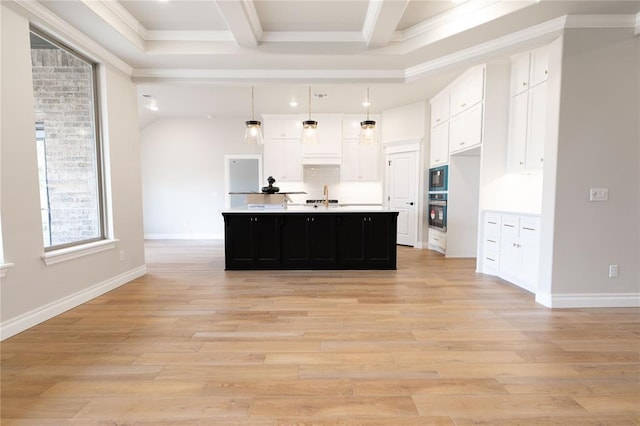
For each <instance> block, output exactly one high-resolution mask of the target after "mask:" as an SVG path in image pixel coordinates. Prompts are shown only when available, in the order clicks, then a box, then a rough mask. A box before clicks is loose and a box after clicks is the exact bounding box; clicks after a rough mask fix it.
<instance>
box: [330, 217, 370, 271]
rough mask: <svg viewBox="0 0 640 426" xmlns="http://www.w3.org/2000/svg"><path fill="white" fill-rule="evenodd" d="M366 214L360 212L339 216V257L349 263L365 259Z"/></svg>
mask: <svg viewBox="0 0 640 426" xmlns="http://www.w3.org/2000/svg"><path fill="white" fill-rule="evenodd" d="M364 225H365V222H364V216H363V215H359V214H354V215H342V216H339V217H338V225H337V226H338V236H339V248H338V250H339V259H340V262H341V263H343V264H345V265H348V264H353V263H362V262H364V260H365V241H364V236H365V232H364Z"/></svg>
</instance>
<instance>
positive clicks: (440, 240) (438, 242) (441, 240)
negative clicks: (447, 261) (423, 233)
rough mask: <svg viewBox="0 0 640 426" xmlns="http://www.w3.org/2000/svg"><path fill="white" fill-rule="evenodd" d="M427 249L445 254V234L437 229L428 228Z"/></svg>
mask: <svg viewBox="0 0 640 426" xmlns="http://www.w3.org/2000/svg"><path fill="white" fill-rule="evenodd" d="M429 249H431V250H437V251H439V252H440V253H442V254H445V252H446V250H447V234H446V233H445V232H442V231H438V230H437V229H433V228H429Z"/></svg>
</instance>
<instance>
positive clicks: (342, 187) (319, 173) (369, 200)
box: [276, 166, 383, 204]
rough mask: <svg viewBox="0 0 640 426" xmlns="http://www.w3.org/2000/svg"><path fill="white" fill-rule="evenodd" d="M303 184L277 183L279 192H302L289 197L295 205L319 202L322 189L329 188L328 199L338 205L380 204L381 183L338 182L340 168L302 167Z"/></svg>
mask: <svg viewBox="0 0 640 426" xmlns="http://www.w3.org/2000/svg"><path fill="white" fill-rule="evenodd" d="M303 179H304V181H303V182H300V183H298V182H277V183H276V186H278V187H279V188H280V191H281V192H290V191H304V192H306V194H298V195H295V194H294V195H290V198H291V200H292V202H293V203H295V204H298V203H300V204H304V203H305V201H306V200H309V199H313V200H320V199H322V198H323V189H324V186H325V185H327V186H328V187H329V198H330V199H332V200H333V199H335V200H338V202H339V203H340V204H382V196H383V194H382V183H380V182H340V166H304V174H303Z"/></svg>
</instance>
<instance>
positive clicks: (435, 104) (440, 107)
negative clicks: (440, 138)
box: [431, 92, 449, 127]
mask: <svg viewBox="0 0 640 426" xmlns="http://www.w3.org/2000/svg"><path fill="white" fill-rule="evenodd" d="M448 119H449V92H444V93H441V94H439V95H437V96H435V97H434V98H433V99H431V127H435V126H439V125H440V124H442V123H444V122H445V121H447V120H448Z"/></svg>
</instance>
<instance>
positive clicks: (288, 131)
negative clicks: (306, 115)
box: [263, 115, 302, 139]
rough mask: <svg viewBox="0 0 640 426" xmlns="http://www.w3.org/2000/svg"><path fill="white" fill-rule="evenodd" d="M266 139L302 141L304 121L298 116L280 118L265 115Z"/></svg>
mask: <svg viewBox="0 0 640 426" xmlns="http://www.w3.org/2000/svg"><path fill="white" fill-rule="evenodd" d="M263 118H264V123H263V127H264V138H265V139H300V134H301V132H302V119H301V118H300V117H298V116H288V117H282V116H280V117H278V116H273V117H270V116H267V115H264V116H263Z"/></svg>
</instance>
